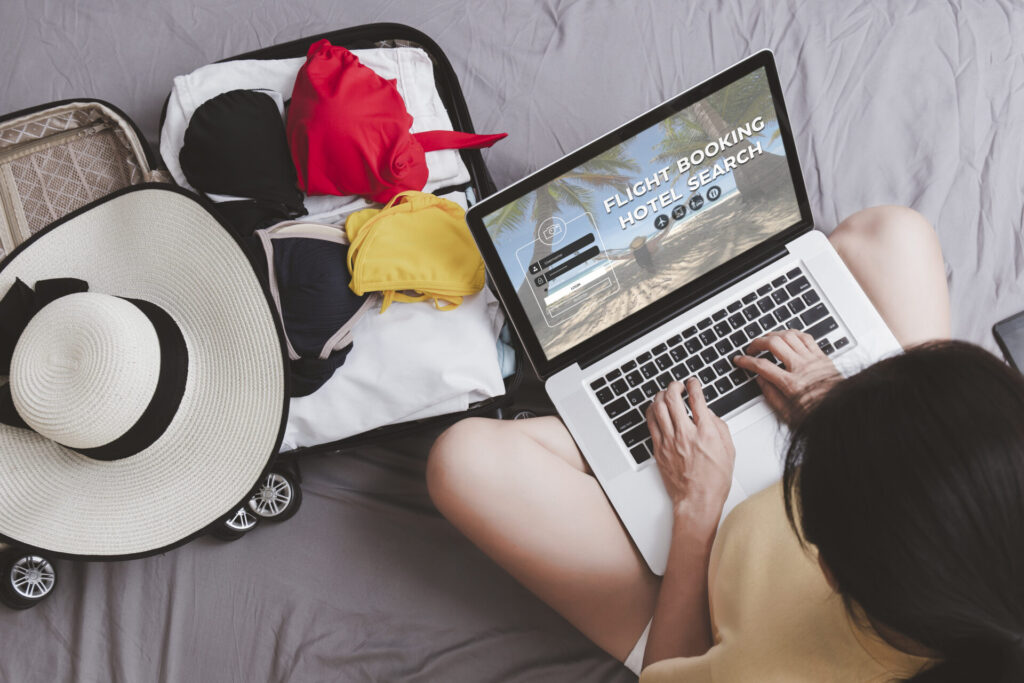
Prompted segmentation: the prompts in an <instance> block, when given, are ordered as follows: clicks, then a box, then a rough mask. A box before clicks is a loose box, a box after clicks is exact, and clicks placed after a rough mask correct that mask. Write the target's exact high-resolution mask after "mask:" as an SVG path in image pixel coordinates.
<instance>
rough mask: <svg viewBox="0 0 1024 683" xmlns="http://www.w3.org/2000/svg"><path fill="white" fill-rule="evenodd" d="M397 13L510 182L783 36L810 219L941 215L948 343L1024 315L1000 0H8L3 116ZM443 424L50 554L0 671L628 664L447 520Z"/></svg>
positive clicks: (284, 674) (450, 673) (1015, 71)
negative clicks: (249, 495) (291, 498)
mask: <svg viewBox="0 0 1024 683" xmlns="http://www.w3.org/2000/svg"><path fill="white" fill-rule="evenodd" d="M381 21H396V22H401V23H405V24H409V25H411V26H413V27H415V28H418V29H420V30H422V31H424V32H426V33H427V34H428V35H430V36H432V37H433V38H434V39H435V40H436V41H437V42H438V43H439V44H440V45H441V47H442V48H443V49H444V50H445V52H446V53H447V55H448V56H449V58H450V59H451V61H452V63H453V65H454V67H455V71H456V73H458V75H459V77H460V80H461V83H462V86H463V90H464V93H465V96H466V100H467V102H468V104H469V108H470V111H471V114H472V116H473V120H474V123H475V125H476V128H477V129H478V130H486V131H504V132H508V133H509V137H508V139H507V140H505V141H502V142H501V143H499V144H497V145H496V146H495V147H493V148H492V149H489V150H485V151H484V157H485V159H486V161H487V163H488V165H489V167H490V168H491V170H492V172H493V174H494V177H495V180H496V181H497V183H498V185H499V186H503V185H506V184H508V183H511V182H513V181H515V180H517V179H518V178H520V177H522V176H523V175H525V174H527V173H529V172H531V171H534V170H536V169H538V168H540V167H542V166H544V165H546V164H547V163H549V162H551V161H553V160H554V159H556V158H558V157H559V156H561V155H562V154H564V153H566V152H569V151H571V150H573V149H574V148H576V147H578V146H580V145H582V144H584V143H586V142H588V141H590V140H592V139H593V138H595V137H597V136H599V135H601V134H602V133H604V132H606V131H607V130H610V129H611V128H614V127H616V126H618V125H620V124H621V123H623V122H624V121H626V120H629V119H631V118H633V117H634V116H635V115H637V114H639V113H640V112H642V111H645V110H646V109H648V108H650V107H651V106H653V105H655V104H657V103H659V102H661V101H662V100H664V99H667V98H668V97H670V96H672V95H674V94H676V93H677V92H679V91H681V90H684V89H686V88H687V87H689V86H690V85H693V84H694V83H696V82H698V81H701V80H703V79H704V78H706V77H708V76H710V75H711V74H713V73H715V72H716V71H718V70H720V69H722V68H725V67H727V66H729V65H730V64H732V63H734V62H736V61H738V60H739V59H742V58H743V57H745V56H746V55H748V54H750V53H752V52H754V51H756V50H758V49H760V48H763V47H769V48H772V49H773V50H774V52H775V57H776V60H777V62H778V67H779V72H780V76H781V80H782V85H783V90H784V93H785V97H786V101H787V105H788V109H789V114H790V116H791V120H792V126H793V129H794V133H795V137H796V144H797V148H798V150H799V153H800V162H801V166H802V168H803V171H804V176H805V179H806V183H807V191H808V195H809V197H810V203H811V209H812V211H813V214H814V216H815V219H816V222H817V224H818V226H819V227H820V229H822V230H824V231H826V232H828V231H830V230H831V229H832V228H833V227H834V226H835V225H836V224H837V223H838V222H839V221H840V220H841V219H842V218H843V217H845V216H847V215H849V214H850V213H852V212H854V211H856V210H857V209H860V208H863V207H866V206H871V205H877V204H906V205H909V206H911V207H913V208H915V209H917V210H918V211H920V212H921V213H923V214H924V215H925V216H926V217H927V218H928V219H929V220H930V221H932V223H933V224H934V225H935V227H936V229H937V231H938V233H939V236H940V239H941V242H942V246H943V250H944V253H945V257H946V261H947V264H948V273H949V282H950V287H951V295H952V306H953V332H954V335H955V336H956V337H959V338H962V339H967V340H970V341H974V342H977V343H980V344H982V345H984V346H986V347H988V348H990V349H993V350H995V348H996V346H995V343H994V341H993V339H992V337H991V333H990V328H991V325H992V323H993V322H995V321H996V320H998V319H1000V318H1003V317H1005V316H1007V315H1009V314H1011V313H1014V312H1016V311H1018V310H1021V309H1024V247H1022V243H1021V242H1022V234H1024V232H1022V230H1024V226H1022V222H1024V208H1022V205H1024V200H1022V195H1024V154H1022V150H1024V146H1022V143H1021V141H1022V140H1024V114H1022V112H1024V6H1022V5H1021V4H1020V3H1014V2H1010V1H1009V0H995V1H987V2H982V1H975V2H972V1H969V0H966V1H964V2H956V3H907V2H903V1H902V0H890V1H889V2H881V1H880V2H872V3H857V2H837V1H829V2H818V3H807V2H798V1H796V0H779V1H778V2H773V3H763V2H742V1H740V0H720V1H718V2H711V1H708V2H700V3H697V2H677V1H673V0H637V1H636V2H613V1H612V0H589V1H585V2H584V1H577V2H572V1H562V0H518V1H516V2H497V1H495V2H486V3H484V2H480V3H464V2H421V1H419V0H392V1H390V2H385V3H381V2H369V1H363V2H346V3H338V2H332V1H330V0H293V1H291V2H288V3H281V2H270V1H269V0H254V1H252V2H247V3H217V2H212V1H209V2H205V3H202V2H197V1H195V0H183V1H182V2H174V3H165V2H160V1H159V0H132V1H128V0H117V1H114V2H100V1H99V0H93V1H91V2H80V3H35V2H29V1H28V0H5V2H4V5H3V9H2V19H0V61H2V62H3V63H4V64H5V65H6V66H5V69H4V76H3V81H2V87H0V112H7V111H12V110H15V109H19V108H23V107H28V106H31V105H35V104H39V103H42V102H47V101H52V100H58V99H64V98H68V97H75V96H88V97H98V98H102V99H105V100H108V101H110V102H112V103H114V104H116V105H118V106H119V107H121V108H122V109H124V110H125V111H126V112H127V113H128V114H129V115H130V116H131V117H132V118H133V119H135V120H136V121H137V122H138V123H139V124H140V126H141V127H142V129H143V132H144V134H145V135H146V136H147V137H148V138H149V139H150V140H151V141H153V142H155V141H156V138H157V130H158V125H159V113H160V107H161V105H162V103H163V100H164V97H165V95H166V93H167V92H168V90H169V88H170V86H171V80H172V78H173V77H174V76H176V75H178V74H183V73H188V72H189V71H191V70H193V69H194V68H196V67H197V66H200V65H202V64H205V63H208V62H210V61H214V60H217V59H221V58H223V57H226V56H230V55H233V54H238V53H241V52H245V51H248V50H253V49H256V48H259V47H264V46H267V45H271V44H274V43H280V42H284V41H287V40H291V39H294V38H298V37H300V36H306V35H311V34H315V33H319V32H323V31H327V30H332V29H337V28H342V27H346V26H353V25H357V24H365V23H371V22H381ZM140 36H145V40H141V39H138V38H139V37H140ZM533 389H534V390H535V389H536V386H534V387H533ZM433 436H434V435H433V434H423V435H419V436H416V437H407V438H403V439H400V440H395V441H393V442H389V443H387V444H381V445H380V446H375V447H373V448H362V449H360V450H358V451H348V452H343V453H339V454H335V455H330V456H322V457H316V458H311V459H308V460H306V461H304V462H303V463H302V465H303V467H304V475H305V480H304V484H303V489H304V493H305V502H304V504H303V508H302V509H301V510H300V511H299V513H298V515H296V517H294V518H293V519H292V520H290V521H288V522H287V523H285V524H282V525H272V524H264V525H263V526H261V527H260V528H257V529H256V530H255V531H254V532H253V533H252V534H250V535H248V536H246V537H244V538H242V539H241V540H238V541H236V542H234V543H230V544H224V543H221V542H218V541H214V540H212V539H207V538H202V539H199V540H197V541H194V542H192V543H190V544H188V545H186V546H184V547H182V548H179V549H176V550H173V551H171V552H168V553H166V554H164V555H160V556H157V557H152V558H148V559H144V560H136V561H132V562H119V563H109V564H102V563H96V564H84V563H69V562H62V563H60V567H59V571H60V579H59V582H60V583H61V584H62V585H59V586H58V588H57V591H56V593H55V594H54V595H53V596H52V597H51V598H50V599H49V600H47V601H46V602H45V603H43V604H42V605H40V606H39V607H37V608H36V609H34V610H30V611H28V612H23V613H15V612H10V611H6V610H3V611H0V641H2V642H3V643H4V653H3V656H2V657H0V680H10V681H36V680H61V681H63V680H80V681H107V680H115V681H150V680H167V681H199V680H211V681H212V680H216V681H247V680H272V681H321V680H332V681H333V680H338V681H377V680H380V681H434V680H449V681H474V682H476V681H527V680H528V681H573V680H588V681H628V680H632V678H633V677H632V675H631V674H629V673H628V672H627V671H626V670H625V669H623V668H622V667H621V666H620V665H619V664H618V663H617V662H615V661H614V660H612V659H611V658H610V657H608V656H607V655H605V654H603V653H602V652H601V651H600V650H598V649H597V648H596V647H594V646H593V645H592V644H590V643H589V642H588V641H587V640H586V639H585V638H583V636H581V635H580V634H578V633H577V632H576V631H575V630H574V629H573V628H572V627H571V626H569V625H568V624H567V623H566V622H564V621H563V620H561V619H560V618H559V617H558V616H557V615H556V614H555V613H554V612H552V611H551V610H550V609H548V608H547V607H546V606H544V605H543V604H542V603H540V602H539V601H537V600H536V599H534V598H532V596H530V595H529V594H528V593H527V592H526V591H525V590H524V589H523V588H521V587H520V586H519V585H518V584H517V583H516V582H515V581H514V580H512V579H511V578H510V577H508V576H507V575H506V574H505V573H504V572H503V571H502V570H501V569H500V568H498V567H496V566H495V565H494V564H493V563H491V562H490V561H489V560H488V559H487V558H486V557H484V556H483V555H482V554H481V553H480V552H479V551H477V550H476V549H475V548H474V547H473V546H472V545H470V544H469V543H468V542H467V541H465V540H464V539H463V538H462V537H461V536H460V535H459V534H458V533H457V532H456V531H455V530H454V529H453V528H452V527H451V526H450V525H449V524H448V523H447V522H445V521H444V520H443V519H442V518H441V517H440V516H439V515H438V514H437V512H436V511H435V510H434V509H433V507H432V506H431V504H430V502H429V499H428V498H427V496H426V490H425V484H424V479H423V467H424V460H425V457H426V453H427V450H428V448H429V445H430V443H431V440H432V438H433ZM638 635H639V634H638Z"/></svg>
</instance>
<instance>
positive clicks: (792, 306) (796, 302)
mask: <svg viewBox="0 0 1024 683" xmlns="http://www.w3.org/2000/svg"><path fill="white" fill-rule="evenodd" d="M805 308H807V304H805V303H804V300H803V299H793V300H792V301H790V302H789V310H791V311H793V314H794V315H795V314H797V313H799V312H800V311H802V310H804V309H805Z"/></svg>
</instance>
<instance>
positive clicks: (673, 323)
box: [467, 50, 900, 574]
mask: <svg viewBox="0 0 1024 683" xmlns="http://www.w3.org/2000/svg"><path fill="white" fill-rule="evenodd" d="M467 221H468V223H469V226H470V229H471V231H472V233H473V236H474V238H475V240H476V242H477V245H478V246H479V248H480V251H481V253H482V254H483V258H484V262H485V264H486V267H487V271H488V274H489V276H490V278H491V279H492V281H493V283H494V284H495V286H496V287H495V288H496V290H497V292H498V295H499V297H500V299H501V302H502V304H503V306H504V309H505V311H506V313H507V315H508V318H509V320H510V321H511V323H512V325H513V327H514V329H515V331H516V333H517V334H518V335H519V338H520V339H521V341H522V343H523V347H524V349H525V352H526V355H527V357H528V358H529V360H530V362H531V364H532V365H533V367H534V369H535V370H536V372H537V374H538V376H539V377H540V378H541V379H542V380H543V381H544V383H545V389H546V391H547V393H548V395H549V397H550V398H551V400H552V402H553V403H554V405H555V408H556V409H557V410H558V413H559V415H560V417H561V418H562V420H563V421H564V422H565V425H566V427H568V429H569V432H570V433H571V434H572V436H573V438H574V439H575V440H576V443H577V445H578V446H579V448H580V451H581V452H582V453H583V455H584V457H585V458H586V460H587V463H588V464H589V466H590V468H591V469H592V471H593V472H594V475H595V476H596V477H597V479H598V481H599V482H600V484H601V486H602V487H603V489H604V491H605V493H606V495H607V496H608V499H609V500H610V501H611V504H612V505H613V506H614V508H615V511H616V513H617V514H618V516H619V518H620V519H621V520H622V523H623V525H624V526H625V528H626V530H627V531H628V532H629V534H630V536H631V538H632V540H633V542H634V544H635V545H636V547H637V549H638V550H639V551H640V553H641V554H642V555H643V557H644V560H645V561H646V562H647V564H648V565H649V566H650V568H651V570H652V571H654V572H655V573H657V574H662V573H664V571H665V563H666V560H667V556H668V548H669V541H670V535H671V527H672V516H671V505H670V501H669V498H668V495H667V493H666V492H665V488H664V485H663V484H662V481H661V477H660V475H659V473H658V468H657V465H656V463H655V461H654V459H653V458H652V450H651V438H650V432H649V430H648V427H647V423H646V417H645V413H646V409H647V406H648V405H649V404H650V402H651V400H652V399H653V398H654V396H655V394H656V393H657V392H658V391H660V390H662V389H664V388H665V387H666V386H667V385H668V383H669V382H671V381H672V380H682V379H685V378H687V377H690V376H696V377H698V378H699V379H700V381H701V384H702V387H703V392H704V396H705V399H706V400H707V402H708V404H709V406H710V408H711V410H713V411H714V412H715V413H716V414H717V415H719V416H720V417H722V418H723V419H724V420H725V421H726V422H727V424H728V425H729V429H730V432H731V433H732V436H733V440H734V442H735V445H736V467H735V474H734V479H733V485H732V490H731V491H730V493H729V498H728V500H727V502H726V508H727V511H728V509H731V508H732V507H733V506H734V505H736V504H737V503H738V502H739V501H741V500H742V499H743V498H745V497H747V496H749V495H752V494H753V493H755V492H757V491H760V490H762V489H764V488H766V487H767V486H769V485H771V484H772V483H774V482H776V481H778V479H779V477H780V475H781V471H782V453H783V450H784V448H785V446H786V437H787V434H786V430H785V428H784V427H783V426H782V425H781V423H780V422H779V421H778V420H777V419H776V417H775V416H774V414H773V413H772V411H771V410H770V408H769V407H768V405H767V404H766V403H765V401H764V398H763V397H762V396H761V394H760V390H759V389H758V386H757V383H756V382H754V381H753V379H752V376H751V375H750V374H748V373H746V372H745V371H743V370H741V369H739V368H737V367H736V366H735V365H734V364H733V363H732V361H731V358H732V357H734V356H735V355H736V354H738V353H740V352H741V351H742V350H744V349H746V347H747V345H748V344H749V343H750V341H751V340H753V339H755V338H757V337H759V336H762V335H763V334H765V333H766V332H769V331H771V330H780V329H785V328H792V329H799V330H803V331H805V332H807V333H809V334H811V335H812V336H813V337H814V338H815V340H817V343H818V345H819V346H820V347H821V348H822V350H823V351H824V352H825V353H827V354H829V355H831V356H832V357H833V358H834V359H835V360H836V364H837V366H838V367H839V368H840V370H841V371H843V372H845V373H847V374H848V373H849V372H852V371H854V370H855V369H857V368H859V367H862V366H865V365H868V364H870V363H872V362H874V361H875V360H877V359H879V358H881V357H883V356H885V355H889V354H892V353H895V352H898V351H899V350H900V346H899V344H898V343H897V341H896V339H895V337H893V335H892V333H891V332H890V331H889V329H888V328H887V327H886V325H885V323H884V322H883V321H882V319H881V317H880V316H879V315H878V313H877V311H876V310H875V309H874V307H873V306H872V305H871V303H870V301H869V300H868V298H867V296H866V295H865V294H864V292H863V291H862V290H861V288H860V286H859V285H858V284H857V282H856V280H854V278H853V276H852V275H851V273H850V272H849V270H848V269H847V268H846V266H845V265H844V263H843V262H842V260H841V259H840V258H839V256H838V254H837V253H836V252H835V250H834V249H833V248H832V246H831V244H830V243H829V242H828V240H827V239H826V238H825V235H824V234H822V233H821V232H819V231H816V230H814V222H813V219H812V217H811V211H810V207H809V205H808V201H807V192H806V189H805V187H804V181H803V177H802V176H801V174H800V167H799V163H798V160H797V153H796V147H795V146H794V143H793V134H792V130H791V128H790V120H789V117H788V115H787V113H786V107H785V103H784V102H783V99H782V92H781V88H780V85H779V77H778V73H777V71H776V67H775V61H774V58H773V55H772V53H771V51H769V50H764V51H761V52H758V53H757V54H754V55H753V56H751V57H749V58H747V59H745V60H743V61H741V62H739V63H738V64H736V65H734V66H732V67H730V68H728V69H726V70H724V71H722V72H721V73H719V74H717V75H715V76H713V77H712V78H710V79H708V80H707V81H705V82H703V83H701V84H699V85H697V86H695V87H694V88H691V89H690V90H687V91H686V92H684V93H682V94H680V95H677V96H676V97H673V98H672V99H670V100H668V101H667V102H664V103H662V104H660V105H658V106H656V107H654V108H653V109H651V110H650V111H648V112H645V113H644V114H641V115H640V116H638V117H637V118H635V119H633V120H632V121H630V122H628V123H626V124H625V125H623V126H622V127H620V128H618V129H616V130H614V131H612V132H610V133H608V134H607V135H603V136H601V137H600V138H598V139H597V140H594V141H593V142H591V143H589V144H587V145H585V146H584V147H581V148H580V149H578V150H576V151H574V152H572V153H571V154H568V155H567V156H565V157H564V158H562V159H559V160H558V161H555V162H554V163H552V164H550V165H548V166H546V167H544V168H542V169H541V170H539V171H537V172H536V173H534V174H532V175H530V176H528V177H526V178H524V179H523V180H521V181H519V182H517V183H515V184H514V185H511V186H510V187H507V188H505V189H503V190H501V191H500V192H497V193H496V194H494V195H491V196H490V197H487V198H486V199H484V200H482V201H480V202H479V203H477V204H475V205H474V206H473V207H471V208H470V210H469V211H468V213H467ZM766 357H768V358H769V359H770V360H773V361H774V362H778V361H777V360H775V359H774V358H772V357H771V356H770V354H767V355H766ZM723 517H724V515H723Z"/></svg>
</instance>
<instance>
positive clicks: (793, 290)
mask: <svg viewBox="0 0 1024 683" xmlns="http://www.w3.org/2000/svg"><path fill="white" fill-rule="evenodd" d="M810 287H811V283H810V282H808V281H807V278H805V277H801V278H799V279H796V280H793V281H792V282H790V283H789V284H788V285H786V291H787V292H789V295H790V296H796V295H797V294H799V293H800V292H802V291H804V290H805V289H810Z"/></svg>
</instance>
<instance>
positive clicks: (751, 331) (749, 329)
mask: <svg viewBox="0 0 1024 683" xmlns="http://www.w3.org/2000/svg"><path fill="white" fill-rule="evenodd" d="M743 334H745V335H747V337H748V338H749V339H751V340H754V339H756V338H757V337H760V336H761V326H760V325H758V324H757V323H750V324H749V325H747V326H746V327H744V328H743Z"/></svg>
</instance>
